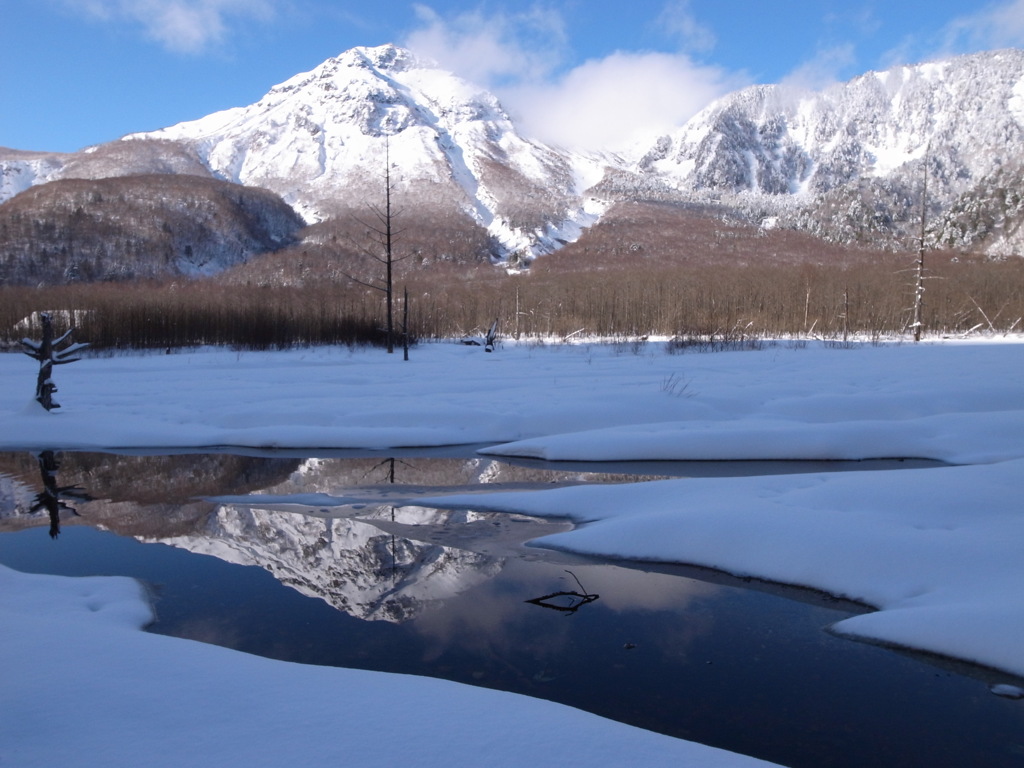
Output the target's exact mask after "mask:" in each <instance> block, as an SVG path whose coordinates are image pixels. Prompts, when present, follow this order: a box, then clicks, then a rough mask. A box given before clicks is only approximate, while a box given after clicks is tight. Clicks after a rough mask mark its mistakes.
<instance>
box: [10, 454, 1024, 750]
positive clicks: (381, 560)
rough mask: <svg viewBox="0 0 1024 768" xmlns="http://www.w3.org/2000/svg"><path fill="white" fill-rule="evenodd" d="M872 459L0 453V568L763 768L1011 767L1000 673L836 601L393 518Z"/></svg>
mask: <svg viewBox="0 0 1024 768" xmlns="http://www.w3.org/2000/svg"><path fill="white" fill-rule="evenodd" d="M54 464H55V465H56V466H55V467H54V466H53V465H54ZM910 465H912V464H902V465H901V464H893V465H890V466H893V467H899V466H910ZM874 468H879V465H877V464H875V463H858V464H848V465H846V464H828V465H824V466H822V465H820V464H813V463H806V464H784V465H783V464H779V463H765V464H757V465H755V464H742V463H740V464H737V463H732V464H723V465H713V464H698V465H692V464H691V465H686V464H671V463H665V462H657V463H654V464H650V465H644V466H640V465H634V464H624V465H617V466H608V465H599V466H595V465H555V466H552V465H543V464H539V463H535V462H534V463H529V462H526V463H520V464H512V463H507V462H500V461H493V460H490V459H478V458H467V457H466V455H464V454H463V455H455V456H443V455H437V452H434V453H431V452H420V453H418V454H417V453H409V454H407V455H403V456H401V457H390V456H367V455H362V456H354V455H350V454H342V455H336V456H333V457H326V458H325V457H317V458H308V457H296V456H291V457H289V456H283V455H281V454H275V455H273V456H239V455H230V454H214V455H179V456H157V455H152V456H117V455H109V454H75V453H63V454H58V455H55V456H54V457H52V464H50V465H45V461H42V460H40V459H39V458H37V457H35V456H30V455H28V454H17V455H12V454H8V455H0V504H2V505H3V508H0V530H2V531H4V533H2V534H0V563H3V564H5V565H8V566H11V567H14V568H17V569H18V570H22V571H29V572H44V573H57V574H69V575H85V574H119V575H128V576H133V577H136V578H139V579H141V580H143V581H144V582H145V583H146V584H148V585H149V586H150V589H151V591H152V593H153V596H154V602H155V607H156V612H157V616H158V619H157V621H156V623H155V624H153V625H152V626H151V627H150V630H151V631H153V632H159V633H164V634H168V635H175V636H179V637H187V638H192V639H196V640H201V641H204V642H211V643H217V644H219V645H224V646H227V647H230V648H236V649H238V650H241V651H245V652H249V653H255V654H260V655H263V656H269V657H272V658H278V659H286V660H289V661H297V662H303V663H309V664H321V665H335V666H344V667H357V668H364V669H375V670H385V671H391V672H403V673H410V674H418V675H430V676H434V677H442V678H447V679H451V680H457V681H460V682H464V683H469V684H474V685H481V686H487V687H491V688H499V689H502V690H509V691H515V692H519V693H524V694H527V695H531V696H536V697H540V698H545V699H551V700H554V701H559V702H563V703H565V704H569V705H571V706H575V707H579V708H581V709H586V710H588V711H591V712H595V713H597V714H600V715H604V716H607V717H610V718H614V719H616V720H621V721H624V722H628V723H632V724H635V725H638V726H640V727H643V728H648V729H651V730H656V731H660V732H663V733H667V734H671V735H673V736H678V737H681V738H687V739H693V740H695V741H699V742H703V743H707V744H712V745H715V746H719V747H723V748H726V749H730V750H734V751H737V752H742V753H745V754H751V755H756V756H758V757H762V758H765V759H768V760H772V761H775V762H778V763H781V764H783V765H789V766H815V767H818V766H867V765H886V766H933V765H950V766H959V765H964V766H967V765H971V766H975V765H977V766H981V765H984V766H993V767H998V766H1020V765H1024V703H1022V702H1020V701H1012V700H1007V699H1003V698H1000V697H997V696H995V695H993V694H992V693H990V691H989V684H990V683H992V682H1001V681H1003V679H1002V678H1000V677H999V676H997V675H994V674H988V673H985V672H984V671H979V670H966V671H967V672H969V673H970V674H963V672H964V671H965V670H963V669H960V668H957V667H955V666H953V665H950V664H944V663H941V662H936V661H934V660H933V661H932V662H928V661H926V660H922V659H920V658H918V657H914V656H910V655H906V654H900V653H896V652H893V651H891V650H887V649H883V648H878V647H874V646H870V645H865V644H861V643H856V642H852V641H849V640H846V639H843V638H840V637H837V636H835V635H833V634H831V633H830V632H829V631H828V627H829V625H831V624H832V623H834V622H836V621H838V620H840V619H842V618H844V617H846V616H848V615H850V614H851V613H852V612H854V611H856V610H858V609H857V608H856V607H855V606H850V605H845V604H841V603H837V602H834V601H830V600H828V599H827V598H825V597H822V596H816V595H814V594H812V593H801V592H796V591H789V592H785V593H784V592H782V591H781V590H778V589H772V588H767V587H765V586H764V585H754V584H744V583H743V582H740V581H738V580H734V579H730V578H728V577H725V576H722V575H718V574H712V573H709V572H706V571H700V570H698V569H686V568H683V567H679V568H673V567H665V568H660V569H658V570H651V569H649V568H646V567H645V566H643V565H640V564H626V563H606V562H595V561H593V560H585V559H582V558H575V557H572V556H568V555H566V554H564V553H552V552H548V551H545V550H541V549H537V548H528V547H524V546H523V545H522V543H523V542H524V541H526V540H527V539H530V538H534V537H536V536H538V535H542V534H543V533H545V532H549V531H553V530H559V529H561V528H563V527H564V526H563V524H561V523H551V522H542V521H536V520H532V519H530V518H525V517H521V516H510V515H500V514H490V513H488V514H483V513H476V512H474V511H472V510H460V511H454V512H448V511H439V510H433V509H429V508H426V507H420V506H416V505H415V504H413V505H412V506H400V505H399V503H400V502H404V503H409V502H414V501H415V497H416V496H418V495H423V494H427V493H431V494H432V493H437V492H438V491H439V490H447V489H450V488H458V489H474V490H479V491H481V492H484V491H486V490H497V489H506V488H528V487H539V486H545V487H547V486H550V485H553V484H567V483H578V482H590V483H593V482H624V481H636V480H638V479H649V478H650V477H652V476H655V475H657V476H688V475H695V474H703V475H708V474H714V475H719V476H721V475H729V474H741V473H743V474H749V473H752V472H774V473H778V472H781V471H787V472H790V471H822V470H823V469H824V470H829V471H831V470H835V469H874ZM44 478H45V479H46V480H47V483H48V484H49V485H50V486H51V492H55V493H56V494H57V496H58V497H59V498H58V502H59V501H61V500H63V504H64V509H63V510H60V511H59V512H58V516H59V518H60V520H59V525H60V535H59V537H58V538H56V539H51V537H50V536H49V535H48V525H49V517H48V514H47V510H46V508H45V507H42V508H39V509H37V510H36V511H35V512H32V511H31V510H32V508H33V507H34V506H35V505H36V502H37V501H40V500H41V499H40V498H38V497H37V494H41V492H42V489H43V480H44ZM86 497H88V499H89V500H86ZM51 506H52V499H51ZM71 508H74V509H76V510H77V512H78V514H79V515H80V516H79V517H74V515H73V513H72V512H71ZM100 528H103V529H105V530H101V529H100ZM558 593H569V594H558Z"/></svg>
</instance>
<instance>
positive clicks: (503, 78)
mask: <svg viewBox="0 0 1024 768" xmlns="http://www.w3.org/2000/svg"><path fill="white" fill-rule="evenodd" d="M415 10H416V16H417V18H418V19H419V22H420V27H419V28H418V29H416V30H414V31H413V32H411V33H410V34H409V35H408V36H407V37H406V39H405V41H404V45H405V46H406V47H408V48H409V49H411V50H413V51H415V52H416V53H417V54H419V55H421V56H425V57H428V58H430V59H433V60H434V61H436V62H437V63H438V64H439V65H441V66H442V67H444V68H445V69H448V70H450V71H452V72H456V73H458V74H459V75H461V76H462V77H464V78H466V79H467V80H470V81H472V82H474V83H478V84H480V85H484V86H493V85H494V84H496V83H500V82H523V81H535V80H539V79H542V78H544V77H546V76H548V75H549V74H550V72H551V71H553V70H554V69H555V67H557V66H558V64H559V63H560V62H561V60H562V56H563V53H564V52H565V50H566V36H565V27H564V22H563V19H562V17H561V15H560V14H558V13H557V12H556V11H552V10H547V9H544V8H542V7H540V6H536V7H534V8H532V9H529V10H526V11H522V12H519V13H512V14H510V13H498V14H493V15H484V14H483V13H482V12H481V11H473V12H469V13H464V14H461V15H459V16H456V17H454V18H452V19H445V18H442V17H441V16H440V15H439V14H438V13H437V12H435V11H434V10H433V9H432V8H430V7H428V6H426V5H417V6H415Z"/></svg>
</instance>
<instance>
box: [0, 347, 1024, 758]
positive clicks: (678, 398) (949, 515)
mask: <svg viewBox="0 0 1024 768" xmlns="http://www.w3.org/2000/svg"><path fill="white" fill-rule="evenodd" d="M34 365H35V363H33V361H31V360H30V359H29V358H27V357H24V356H22V355H14V354H10V355H0V449H2V448H9V449H25V448H83V449H84V448H128V447H164V448H172V447H199V446H223V445H235V446H249V447H365V448H385V447H404V446H426V445H446V444H456V443H487V444H491V445H492V446H493V447H491V448H489V449H488V451H489V452H492V453H497V454H507V455H515V456H538V457H545V458H550V459H590V460H612V459H640V458H643V459H659V458H664V459H787V458H789V459H858V458H877V457H918V458H934V459H939V460H943V461H946V462H949V463H951V464H955V465H958V466H949V467H943V468H932V469H908V470H902V471H888V472H858V473H852V474H838V473H836V474H832V473H829V472H827V471H823V472H822V473H820V474H812V475H806V474H804V475H778V476H768V477H756V478H745V479H686V480H670V481H661V482H649V483H642V484H637V485H624V486H617V487H613V488H610V487H607V486H602V487H600V488H587V487H580V488H568V489H557V490H551V491H533V492H520V493H504V494H500V495H499V494H490V495H487V496H486V499H484V498H482V497H481V496H480V495H479V494H474V495H473V496H472V497H471V498H466V499H459V498H457V497H448V498H446V499H444V500H441V501H439V502H438V503H439V504H445V505H451V506H457V505H459V504H462V503H465V504H468V505H471V506H473V507H475V508H482V507H483V506H485V505H486V507H488V508H494V509H503V510H505V509H507V510H517V511H524V512H529V513H531V514H537V515H553V516H563V517H571V518H572V519H574V520H576V521H578V522H579V523H581V525H580V526H578V527H577V528H576V529H575V530H573V531H570V532H567V533H563V534H559V535H557V536H555V537H551V538H549V539H546V540H544V541H543V542H541V543H542V544H549V545H551V546H558V547H564V548H566V549H570V550H576V551H581V552H593V553H600V554H603V555H608V556H615V557H628V558H641V559H650V560H664V561H676V562H686V563H695V564H700V565H707V566H712V567H716V568H721V569H725V570H728V571H730V572H733V573H737V574H741V575H749V576H755V577H761V578H765V579H771V580H774V581H779V582H784V583H789V584H798V585H803V586H808V587H813V588H817V589H821V590H825V591H828V592H830V593H832V594H835V595H839V596H844V597H849V598H853V599H856V600H860V601H863V602H866V603H868V604H870V605H872V606H874V607H876V608H878V609H879V610H877V611H876V612H873V613H868V614H864V615H861V616H857V617H855V618H851V619H847V620H846V621H844V622H841V623H840V624H839V625H838V626H837V627H836V629H837V631H839V632H843V633H847V634H850V635H853V636H857V637H862V638H866V639H870V640H874V641H881V642H886V643H894V644H897V645H902V646H908V647H911V648H919V649H924V650H929V651H934V652H938V653H942V654H946V655H949V656H953V657H956V658H961V659H966V660H970V661H975V662H979V663H982V664H985V665H989V666H992V667H995V668H998V669H1002V670H1004V671H1006V672H1008V673H1010V674H1011V675H1024V653H1021V652H1020V649H1019V642H1018V638H1019V637H1020V636H1021V635H1022V634H1024V597H1021V595H1024V561H1022V560H1021V558H1020V556H1019V542H1020V541H1024V515H1021V510H1020V490H1019V488H1020V479H1021V477H1024V388H1022V386H1021V380H1022V378H1024V377H1022V374H1024V344H1021V343H1020V340H1019V339H1017V340H1012V339H988V340H983V341H974V342H952V341H949V342H939V343H923V344H919V345H910V344H903V345H899V344H895V345H881V346H871V345H864V346H855V347H853V348H849V349H845V348H828V347H825V346H822V345H819V344H810V345H803V344H800V345H793V344H786V343H782V344H778V345H767V346H766V347H765V348H764V349H762V350H759V351H744V352H727V353H717V354H682V355H671V354H668V353H667V352H666V351H665V348H664V347H663V346H662V345H659V344H655V343H637V344H619V345H598V344H591V345H587V344H579V345H574V346H564V345H550V346H538V345H529V344H523V345H518V346H516V345H505V346H504V347H502V348H501V349H499V350H498V351H497V352H495V353H493V354H486V353H484V352H483V350H481V349H479V348H470V347H462V346H458V345H441V344H438V345H423V346H421V347H418V348H416V349H414V350H413V351H412V360H410V361H409V362H403V361H402V359H401V356H400V355H398V356H387V355H385V354H384V353H383V352H380V351H376V350H370V351H356V352H350V351H348V350H343V349H339V350H329V349H323V350H299V351H293V352H287V353H234V352H226V351H215V350H202V351H197V352H189V353H182V354H171V355H151V356H128V357H114V358H92V359H87V360H83V361H81V362H79V363H76V364H74V365H70V366H65V367H61V368H58V369H57V371H56V376H55V378H56V383H57V385H58V386H59V387H60V392H59V393H58V395H57V396H56V399H57V400H58V401H59V402H61V403H62V404H63V406H64V407H63V408H62V409H61V410H59V411H56V412H53V413H46V412H44V411H42V410H41V409H40V408H39V407H38V406H36V405H35V404H34V402H33V401H32V400H31V395H32V392H33V389H34V386H35V370H34ZM824 469H826V470H827V466H826V467H824ZM421 503H422V500H421ZM0 580H2V581H3V582H4V583H3V585H2V589H0V595H2V597H0V614H2V616H3V618H2V621H3V624H4V627H5V632H3V633H0V643H2V646H3V650H2V651H0V653H2V654H3V656H2V658H4V660H5V662H6V664H7V665H9V667H8V668H9V669H10V670H12V673H11V674H7V673H5V683H4V686H3V688H2V693H0V700H2V701H3V702H4V707H3V708H4V711H5V712H10V713H13V717H5V718H3V719H2V720H0V760H2V761H3V762H5V763H7V762H9V763H11V764H12V765H44V764H46V765H55V764H61V765H86V764H88V765H94V764H99V763H102V764H104V765H128V764H135V762H136V761H137V759H138V757H139V755H140V754H145V756H146V762H147V763H151V762H153V761H156V762H154V763H153V764H163V763H161V762H160V761H161V760H162V761H164V762H165V763H166V764H168V765H170V764H183V763H188V762H189V755H190V754H192V753H193V752H194V751H199V752H201V753H202V754H203V755H204V756H209V755H213V759H211V760H210V763H211V764H224V765H232V764H239V765H243V764H244V765H277V764H281V762H282V761H283V759H284V756H285V755H287V756H288V759H289V760H294V759H296V758H298V759H302V758H308V759H317V758H323V757H328V758H331V757H339V758H340V757H341V756H345V757H347V758H348V760H347V761H348V762H350V763H351V764H357V765H374V764H377V763H382V764H383V763H384V762H394V761H396V760H406V761H409V762H412V763H414V764H417V765H427V764H432V763H431V761H436V762H437V763H438V764H440V763H444V764H445V765H457V764H466V765H468V764H471V763H472V764H477V763H479V762H480V756H481V755H487V759H486V762H488V763H491V764H498V765H500V764H503V763H506V764H510V765H511V764H516V765H519V764H524V763H526V762H530V763H534V764H540V765H548V764H550V765H555V764H557V765H574V764H579V765H618V764H623V763H626V762H634V761H633V760H628V759H627V758H626V757H624V755H628V754H631V753H633V754H635V753H636V752H638V751H641V750H642V751H643V754H644V756H645V757H644V761H643V762H644V764H646V765H655V764H660V763H662V762H663V763H664V764H669V762H672V763H673V764H681V765H687V764H694V765H737V766H738V765H747V764H751V761H749V760H748V759H746V758H742V757H738V756H733V755H728V754H725V753H720V752H710V751H707V752H705V751H704V748H701V747H696V746H694V745H690V744H686V743H685V742H681V741H675V740H671V739H666V738H664V737H660V736H656V735H653V734H647V733H643V732H640V731H636V730H635V729H629V728H627V727H625V726H619V725H613V724H610V723H608V722H607V721H602V720H600V719H598V718H594V717H591V716H589V715H583V714H581V713H579V712H576V711H573V710H570V709H567V708H562V707H556V706H555V705H551V704H548V703H544V702H534V701H530V700H523V699H521V698H519V697H515V696H512V695H507V694H498V693H494V692H488V691H477V690H473V689H467V688H463V687H459V686H455V685H453V684H450V683H442V682H437V681H428V680H420V679H415V678H403V677H400V676H388V675H379V674H371V673H364V672H352V671H348V670H335V669H330V670H325V669H319V668H306V667H301V666H296V665H288V664H284V663H280V662H270V661H266V660H262V659H254V658H251V657H247V656H244V655H242V654H238V653H234V652H231V651H227V650H224V649H220V648H214V647H209V646H201V645H198V644H194V643H189V642H186V641H181V640H175V639H171V638H165V637H156V636H151V635H147V634H144V633H140V632H138V631H137V629H138V627H139V626H140V625H141V624H142V623H144V621H145V619H146V615H147V614H146V610H145V605H144V603H143V602H142V600H141V597H140V595H139V592H138V589H137V588H136V587H135V586H134V584H133V583H132V582H125V581H122V580H117V579H75V580H68V579H58V578H56V577H40V576H32V577H29V576H25V575H22V574H16V573H14V572H12V571H9V570H0ZM1000 690H1003V689H1000ZM1010 690H1013V689H1010ZM53 712H63V713H67V714H66V716H63V717H61V718H60V722H59V724H56V725H55V724H54V721H53V715H52V713H53ZM52 727H57V728H59V729H60V731H61V734H60V736H59V737H58V738H54V737H53V736H51V734H50V733H49V731H50V729H51V728H52ZM389 734H392V735H389ZM91 750H92V751H91ZM97 755H102V757H97ZM133 758H134V760H133ZM716 761H718V762H716Z"/></svg>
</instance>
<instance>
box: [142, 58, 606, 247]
mask: <svg viewBox="0 0 1024 768" xmlns="http://www.w3.org/2000/svg"><path fill="white" fill-rule="evenodd" d="M143 137H145V138H160V139H171V140H174V141H178V142H184V143H186V144H188V145H190V146H191V147H192V148H193V149H194V150H195V151H196V152H197V153H198V155H199V156H200V158H201V159H202V160H203V162H205V163H206V164H207V165H208V166H209V168H210V169H211V170H212V171H213V172H214V173H215V174H217V175H219V176H221V177H223V178H226V179H228V180H231V181H235V182H239V183H242V184H249V185H258V186H263V187H267V188H269V189H271V190H273V191H275V192H277V193H279V194H280V195H282V196H283V197H284V198H285V200H287V201H288V202H290V203H292V204H293V205H294V206H295V207H296V208H297V209H298V210H299V211H300V212H301V213H302V214H303V215H304V216H305V217H306V218H307V220H310V221H318V220H321V219H323V218H325V217H327V216H329V215H331V214H332V213H336V212H337V211H338V210H339V209H345V208H356V209H365V206H366V204H367V201H368V200H372V201H375V200H377V199H378V198H379V197H380V196H381V194H382V190H383V185H384V171H385V167H386V163H387V162H388V161H386V160H385V157H386V154H385V153H387V154H388V155H389V157H390V164H391V166H392V168H393V170H392V181H393V182H395V183H397V184H398V185H399V186H398V189H397V195H398V196H399V197H400V198H401V200H402V204H403V206H406V207H408V206H409V205H410V203H411V202H413V201H415V202H416V203H417V204H419V203H421V202H422V203H424V204H429V203H437V202H438V201H439V199H440V200H444V201H445V202H448V203H453V204H455V205H457V206H458V207H459V208H460V209H461V210H462V211H463V213H464V214H465V215H467V216H468V217H469V218H470V219H471V220H472V221H473V222H475V223H476V224H477V225H479V226H481V227H484V228H486V229H487V231H488V232H489V234H490V235H491V236H492V237H493V238H494V239H495V241H496V243H497V244H498V245H499V246H500V250H501V251H502V252H504V253H510V252H514V251H521V252H524V253H527V252H528V253H539V252H546V251H550V250H553V248H554V247H556V246H557V242H556V241H555V240H554V239H553V238H557V237H562V236H566V235H568V236H571V235H572V234H573V232H574V231H575V230H577V229H578V223H580V222H585V221H586V217H585V215H584V214H583V213H582V210H581V208H580V206H581V201H580V198H579V191H578V190H576V189H575V184H574V178H575V177H574V174H573V170H572V168H571V167H570V163H569V161H568V160H567V159H566V157H564V156H563V155H561V154H559V153H557V152H555V151H553V150H551V149H549V148H547V147H545V146H542V145H540V144H537V143H535V142H530V141H526V140H524V139H523V138H521V137H520V136H519V134H518V133H517V132H516V129H515V127H514V126H513V125H512V123H511V121H510V120H509V118H508V116H507V115H506V114H505V113H504V111H503V110H502V108H501V106H500V104H499V103H498V101H497V99H495V97H494V96H493V95H491V94H489V93H487V92H485V91H481V90H480V89H477V88H475V87H473V86H471V85H470V84H469V83H467V82H466V81H464V80H461V79H460V78H458V77H456V76H455V75H452V74H451V73H448V72H445V71H443V70H440V69H437V68H436V67H434V66H432V65H428V64H424V63H422V62H420V61H418V60H417V59H416V58H415V57H414V56H413V55H412V54H411V53H409V52H408V51H405V50H403V49H400V48H396V47H395V46H392V45H385V46H381V47H379V48H354V49H352V50H350V51H347V52H346V53H344V54H342V55H341V56H338V57H337V58H332V59H329V60H327V61H326V62H324V63H323V64H321V65H320V66H319V67H317V68H316V69H314V70H312V71H310V72H306V73H303V74H300V75H297V76H295V77H293V78H291V79H290V80H288V81H286V82H284V83H282V84H280V85H277V86H275V87H274V88H272V89H271V90H270V91H269V92H268V93H267V94H266V96H264V97H263V98H262V99H261V100H260V101H258V102H257V103H255V104H252V105H250V106H247V107H239V108H235V109H229V110H226V111H224V112H218V113H216V114H213V115H209V116H208V117H204V118H202V119H200V120H196V121H193V122H187V123H181V124H179V125H175V126H172V127H170V128H166V129H164V130H161V131H157V132H155V133H151V134H145V135H136V136H129V137H127V138H128V139H138V138H143ZM573 222H577V225H574V224H573ZM567 227H568V230H567Z"/></svg>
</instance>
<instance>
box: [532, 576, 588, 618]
mask: <svg viewBox="0 0 1024 768" xmlns="http://www.w3.org/2000/svg"><path fill="white" fill-rule="evenodd" d="M566 573H568V574H569V575H570V576H572V577H573V579H575V581H576V584H577V585H578V586H579V588H580V591H579V592H576V591H566V590H561V591H559V592H552V593H551V594H550V595H541V596H540V597H535V598H533V599H531V600H526V601H525V602H527V603H532V604H533V605H539V606H540V607H541V608H550V609H551V610H553V611H561V612H562V613H570V614H571V613H576V611H578V610H579V609H580V608H581V607H583V606H584V605H586V604H587V603H592V602H594V601H595V600H597V599H598V598H599V597H600V595H595V594H590V593H588V592H587V590H586V589H584V587H583V585H582V584H580V580H579V579H577V578H576V574H575V573H573V572H572V571H568V570H567V571H566ZM564 597H567V598H569V601H568V604H562V603H558V602H552V601H553V600H557V599H558V598H564Z"/></svg>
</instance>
